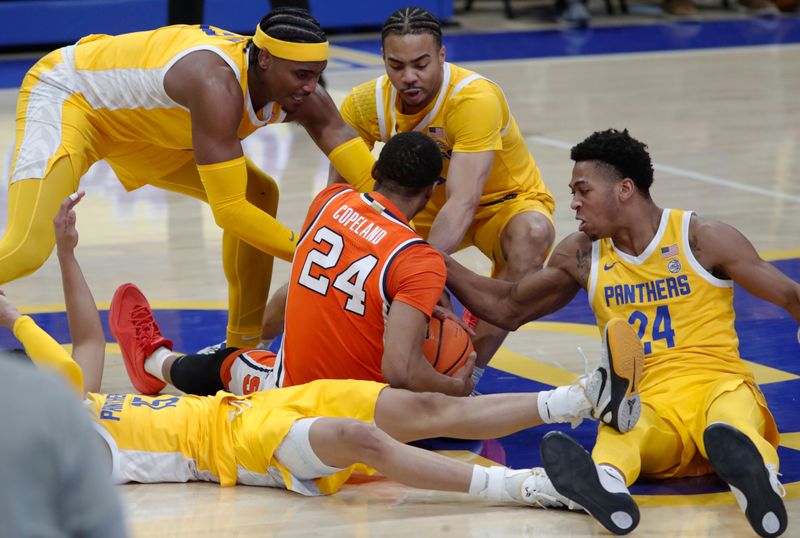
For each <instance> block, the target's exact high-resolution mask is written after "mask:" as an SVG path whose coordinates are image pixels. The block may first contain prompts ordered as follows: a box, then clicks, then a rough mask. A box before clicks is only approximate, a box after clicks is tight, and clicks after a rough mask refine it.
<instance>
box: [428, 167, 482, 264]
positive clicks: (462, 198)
mask: <svg viewBox="0 0 800 538" xmlns="http://www.w3.org/2000/svg"><path fill="white" fill-rule="evenodd" d="M493 162H494V151H478V152H474V153H465V152H453V156H452V159H451V161H450V168H449V171H448V174H447V175H448V181H447V201H446V202H445V203H444V205H443V206H442V209H441V210H440V211H439V213H438V214H437V215H436V219H435V220H434V221H433V225H432V226H431V232H430V235H429V236H428V242H429V243H430V244H431V245H433V246H434V247H436V248H438V249H439V250H441V251H443V252H446V253H448V254H450V253H451V252H453V251H454V250H456V249H457V248H458V245H459V244H460V243H461V240H462V239H463V238H464V234H466V233H467V230H468V229H469V226H470V224H472V220H473V219H474V218H475V210H476V209H477V207H478V204H479V203H480V201H481V194H482V193H483V186H484V185H485V183H486V179H487V178H488V177H489V172H490V171H491V169H492V163H493Z"/></svg>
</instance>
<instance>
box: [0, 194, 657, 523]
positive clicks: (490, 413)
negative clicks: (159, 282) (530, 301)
mask: <svg viewBox="0 0 800 538" xmlns="http://www.w3.org/2000/svg"><path fill="white" fill-rule="evenodd" d="M82 196H83V193H82V192H78V193H76V194H73V195H71V196H70V197H68V198H67V199H66V200H64V202H63V203H62V205H61V206H60V209H59V211H58V213H57V215H56V218H55V238H56V243H57V248H58V258H59V263H60V267H61V271H62V279H63V284H64V295H65V303H66V306H67V316H68V321H69V326H70V332H71V335H72V340H73V355H74V360H73V358H72V357H70V356H69V355H68V354H67V353H66V351H65V350H64V349H63V348H62V347H61V346H60V345H58V344H57V343H56V342H55V341H54V340H53V339H52V338H51V337H50V336H49V335H47V333H45V332H44V331H42V330H41V329H40V328H39V327H38V326H37V325H36V324H35V323H34V321H33V320H32V319H31V318H30V317H28V316H21V315H20V313H19V312H18V311H17V310H16V308H15V307H14V306H13V304H11V303H10V302H9V301H8V299H7V298H6V297H5V296H0V325H1V326H4V327H6V328H9V329H11V330H12V331H13V332H14V335H15V336H16V337H17V338H19V340H20V341H21V342H22V343H23V345H24V346H25V349H26V352H27V353H28V355H29V356H30V357H31V359H32V360H33V361H34V362H35V363H36V364H37V365H39V366H41V367H44V368H51V369H54V370H55V371H56V372H57V373H60V374H61V375H62V376H63V377H64V378H65V379H66V380H67V381H68V382H69V384H70V385H71V386H72V387H74V388H75V390H76V391H77V392H78V393H79V394H80V395H81V396H83V395H84V394H85V396H86V402H85V403H86V408H87V410H88V411H89V412H90V413H91V414H92V415H93V416H94V417H95V418H96V421H97V423H96V425H97V428H96V431H97V433H98V434H99V435H100V436H101V437H102V438H103V440H104V441H105V444H106V446H107V448H108V450H107V451H106V456H107V458H106V461H105V462H104V463H105V464H106V465H107V467H108V468H109V469H110V471H111V473H112V476H113V477H114V479H115V480H116V481H117V482H120V483H121V482H129V481H134V482H186V481H190V480H202V481H211V482H219V483H220V485H222V486H232V485H234V484H248V485H258V486H270V487H279V488H286V489H290V490H292V491H296V492H298V493H301V494H304V495H320V494H328V493H333V492H335V491H337V490H338V489H339V487H340V485H341V484H342V483H343V482H344V481H345V480H346V479H347V478H348V477H349V476H350V474H351V473H353V472H354V471H358V470H360V471H365V472H371V470H372V469H374V470H377V471H379V472H381V473H383V474H384V475H386V476H388V477H389V478H392V479H394V480H397V481H398V482H401V483H404V484H406V485H409V486H413V487H419V488H428V489H438V490H443V491H460V492H463V493H468V494H470V495H474V496H479V497H483V498H485V499H488V500H490V501H509V502H517V503H520V504H523V505H529V506H542V507H549V506H553V507H567V508H572V509H580V507H578V506H577V505H575V504H574V503H571V502H569V501H568V500H566V499H565V498H563V497H561V496H560V495H558V494H557V493H556V492H555V491H554V490H553V488H552V487H551V486H550V485H549V482H548V481H547V480H546V473H545V471H544V470H543V469H541V468H535V469H524V470H512V469H508V468H506V467H500V466H495V467H484V466H481V465H469V464H467V463H464V462H461V461H456V460H453V459H450V458H447V457H445V456H442V455H440V454H435V453H431V452H427V451H425V450H422V449H419V448H416V447H412V446H408V445H405V444H403V443H404V442H407V441H411V440H416V439H423V438H430V437H437V436H443V435H444V436H449V437H456V438H464V439H483V438H496V437H500V436H505V435H508V434H511V433H513V432H516V431H519V430H521V429H524V428H528V427H532V426H535V425H537V424H541V423H543V422H544V421H545V420H548V421H549V420H550V419H552V416H550V417H548V416H547V413H549V412H558V410H557V409H556V407H559V408H561V411H560V412H561V414H562V416H561V417H560V420H561V421H565V420H566V421H569V420H570V419H578V420H580V417H577V416H574V415H573V416H572V417H568V416H566V414H565V410H566V409H567V408H569V407H570V406H571V404H569V403H568V402H567V400H569V399H571V398H572V396H571V394H574V393H575V391H573V390H571V389H570V388H568V387H564V389H566V390H564V391H562V392H561V393H558V390H556V391H548V392H550V393H551V396H549V397H546V398H542V394H544V393H539V394H536V393H515V394H493V395H489V396H480V397H476V398H457V397H451V396H445V395H443V394H438V393H417V392H410V391H406V390H403V389H394V388H391V387H388V386H387V385H385V384H382V383H376V382H373V381H352V380H317V381H314V382H312V383H308V384H305V385H297V386H295V387H290V388H281V389H274V390H269V391H262V392H256V393H253V394H250V395H247V396H236V395H234V394H231V393H227V392H224V391H219V392H218V393H217V394H216V395H215V396H205V397H201V396H170V395H162V396H155V397H151V396H138V395H135V394H100V393H97V392H95V391H97V390H99V388H100V384H101V380H102V370H103V362H104V359H103V355H104V348H105V342H104V336H103V331H102V327H101V325H100V318H99V315H98V312H97V308H96V307H95V305H94V299H93V298H92V294H91V291H90V290H89V287H88V285H87V283H86V281H85V279H84V277H83V274H82V272H81V270H80V266H79V265H78V262H77V259H76V258H75V254H74V249H75V247H76V245H77V242H78V235H77V231H76V228H75V220H76V217H75V212H74V210H73V207H74V206H75V204H77V203H78V201H79V200H80V198H81V197H82ZM140 306H141V308H140V315H139V316H138V317H137V321H136V322H135V323H133V324H132V329H133V334H135V338H133V339H131V340H130V343H131V344H132V345H134V346H139V347H142V348H144V347H153V346H158V345H163V344H164V343H165V339H164V337H163V336H162V335H161V333H160V331H159V329H158V326H157V325H156V324H155V322H154V320H153V318H152V315H151V314H150V313H149V308H146V302H145V303H144V304H142V305H140ZM606 350H607V351H606V354H605V357H604V364H605V368H611V369H620V368H622V369H626V368H627V369H629V370H630V369H636V368H637V367H639V368H640V367H641V364H640V363H641V359H642V348H641V344H640V343H639V342H638V339H637V338H636V335H635V333H634V332H633V331H632V330H631V328H630V327H629V326H628V325H627V324H626V323H625V322H624V321H620V320H615V322H611V323H609V325H608V327H607V328H606ZM637 362H638V363H639V364H638V366H636V363H637ZM592 383H593V381H592V380H590V381H589V385H588V386H587V388H586V396H584V395H582V394H578V396H579V397H580V398H582V399H583V400H584V407H587V406H588V407H589V408H596V407H597V405H605V403H604V402H603V400H605V399H608V398H609V397H610V396H613V393H612V392H610V391H608V390H605V391H603V390H599V391H596V392H595V393H592V390H593V389H592ZM598 388H599V387H597V386H595V387H594V389H598ZM619 388H620V389H621V393H622V394H624V393H628V394H630V393H631V389H632V388H633V387H624V386H623V387H619ZM85 391H88V393H85ZM579 392H580V391H579ZM553 393H555V394H553ZM592 394H593V397H594V398H595V400H594V401H595V403H596V404H597V405H592V404H591V403H589V402H587V401H586V398H588V397H590V395H592ZM633 396H635V393H634V394H633ZM543 401H544V402H545V403H544V404H543ZM632 401H635V402H638V400H632ZM553 406H555V407H553ZM542 409H547V410H548V411H547V413H545V412H543V411H540V410H542ZM591 472H592V473H593V474H595V475H596V474H597V472H598V470H596V469H592V470H591ZM541 484H544V485H546V486H547V487H548V488H549V489H542V487H541ZM594 493H595V494H596V495H598V496H600V497H602V498H603V499H604V500H605V501H606V502H605V503H604V506H607V507H609V509H610V510H613V511H614V512H625V513H626V514H629V517H631V518H633V519H635V520H637V519H638V510H637V509H636V506H635V504H634V503H633V502H632V501H630V500H629V499H622V501H621V502H618V501H617V499H615V498H614V497H613V495H609V494H608V493H607V492H605V490H603V489H602V488H599V487H598V488H595V491H594ZM601 515H602V517H604V518H605V519H608V518H610V517H611V512H609V513H608V514H601Z"/></svg>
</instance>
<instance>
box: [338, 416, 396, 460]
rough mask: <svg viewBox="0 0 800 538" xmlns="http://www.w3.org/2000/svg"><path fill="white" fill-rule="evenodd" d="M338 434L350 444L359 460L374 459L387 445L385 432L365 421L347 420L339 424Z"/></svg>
mask: <svg viewBox="0 0 800 538" xmlns="http://www.w3.org/2000/svg"><path fill="white" fill-rule="evenodd" d="M339 435H340V436H341V437H342V440H343V441H345V442H346V443H347V444H348V445H350V446H351V448H352V449H353V452H354V454H355V455H356V456H357V458H358V460H359V461H363V462H370V461H374V459H375V458H376V457H378V456H380V455H381V454H382V453H383V452H384V451H385V450H386V447H387V444H386V434H384V433H383V432H381V431H380V430H379V429H378V428H377V427H376V426H374V425H372V424H367V423H366V422H361V421H358V420H352V421H347V422H346V423H344V424H343V425H342V426H341V428H340V431H339Z"/></svg>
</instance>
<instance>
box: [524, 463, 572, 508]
mask: <svg viewBox="0 0 800 538" xmlns="http://www.w3.org/2000/svg"><path fill="white" fill-rule="evenodd" d="M521 489H522V499H523V501H525V503H526V504H535V505H536V506H538V507H540V508H565V509H567V510H578V511H581V510H583V507H582V506H581V505H579V504H578V503H576V502H573V501H571V500H569V499H567V498H566V497H564V496H563V495H561V494H560V493H559V492H557V491H556V488H555V487H554V486H553V483H552V482H551V481H550V479H549V478H548V477H547V473H546V472H545V470H544V469H543V468H541V467H534V468H533V469H531V476H530V477H529V478H526V479H525V481H524V482H523V483H522V486H521Z"/></svg>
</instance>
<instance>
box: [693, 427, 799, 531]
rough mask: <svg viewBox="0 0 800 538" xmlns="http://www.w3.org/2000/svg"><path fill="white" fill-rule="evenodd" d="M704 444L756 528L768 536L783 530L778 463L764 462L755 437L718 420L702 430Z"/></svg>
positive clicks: (720, 475) (751, 524)
mask: <svg viewBox="0 0 800 538" xmlns="http://www.w3.org/2000/svg"><path fill="white" fill-rule="evenodd" d="M703 444H704V445H705V447H706V454H707V455H708V461H709V462H711V465H713V466H714V471H716V473H717V476H719V477H720V478H721V479H722V480H724V481H725V482H726V483H727V484H728V486H730V488H731V491H732V492H733V495H734V497H736V502H737V503H739V508H741V510H742V512H744V515H745V516H746V517H747V521H749V522H750V526H751V527H753V530H754V531H756V533H757V534H758V535H759V536H765V537H773V536H780V535H781V534H783V532H784V531H785V530H786V525H787V523H788V520H787V516H786V507H785V506H784V504H783V497H784V496H785V495H786V490H785V489H784V488H783V486H782V485H781V483H780V480H778V471H777V469H776V468H775V466H774V465H765V464H764V459H763V458H762V457H761V454H760V453H759V452H758V449H757V448H756V446H755V445H754V444H753V441H751V440H750V439H749V438H748V437H747V436H746V435H745V434H743V433H742V432H740V431H739V430H737V429H736V428H734V427H733V426H731V425H730V424H725V423H723V422H715V423H713V424H710V425H709V426H708V427H707V428H706V430H705V432H703Z"/></svg>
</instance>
